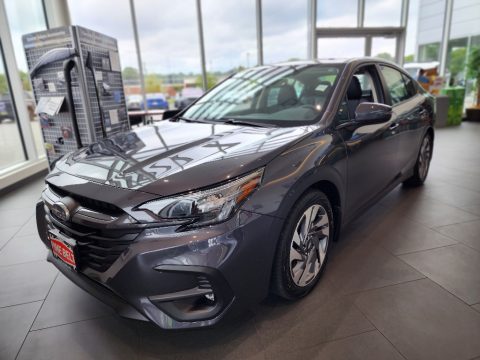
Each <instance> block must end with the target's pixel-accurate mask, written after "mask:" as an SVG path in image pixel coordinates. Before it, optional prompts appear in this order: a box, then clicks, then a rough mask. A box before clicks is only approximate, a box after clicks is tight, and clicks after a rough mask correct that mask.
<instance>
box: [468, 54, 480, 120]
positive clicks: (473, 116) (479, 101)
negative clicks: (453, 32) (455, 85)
mask: <svg viewBox="0 0 480 360" xmlns="http://www.w3.org/2000/svg"><path fill="white" fill-rule="evenodd" d="M467 76H468V77H469V78H472V79H475V91H476V96H475V105H474V106H472V107H469V108H467V109H466V112H467V120H468V121H480V48H479V47H477V48H473V49H472V50H471V51H470V55H469V56H468V62H467Z"/></svg>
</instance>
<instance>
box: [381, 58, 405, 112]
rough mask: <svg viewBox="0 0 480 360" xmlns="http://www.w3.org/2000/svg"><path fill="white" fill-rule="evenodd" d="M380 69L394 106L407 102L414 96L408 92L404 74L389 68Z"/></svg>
mask: <svg viewBox="0 0 480 360" xmlns="http://www.w3.org/2000/svg"><path fill="white" fill-rule="evenodd" d="M380 69H381V72H382V74H383V77H384V79H385V82H386V84H387V88H388V91H389V92H390V97H391V98H392V105H395V104H398V103H399V102H402V101H404V100H407V99H408V98H410V97H411V96H412V95H411V94H409V92H408V90H407V86H406V85H405V82H404V81H403V74H402V73H401V72H400V71H398V70H395V69H393V68H391V67H388V66H380Z"/></svg>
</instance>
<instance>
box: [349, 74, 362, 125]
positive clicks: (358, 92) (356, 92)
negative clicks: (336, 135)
mask: <svg viewBox="0 0 480 360" xmlns="http://www.w3.org/2000/svg"><path fill="white" fill-rule="evenodd" d="M362 102H366V100H365V99H362V87H361V86H360V81H359V80H358V78H357V77H356V76H353V77H352V80H351V81H350V85H349V86H348V90H347V107H348V114H349V115H350V119H355V109H356V108H357V106H358V104H360V103H362Z"/></svg>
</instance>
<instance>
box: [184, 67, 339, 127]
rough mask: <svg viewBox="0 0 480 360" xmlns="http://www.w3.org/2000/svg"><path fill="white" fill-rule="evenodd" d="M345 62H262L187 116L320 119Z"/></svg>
mask: <svg viewBox="0 0 480 360" xmlns="http://www.w3.org/2000/svg"><path fill="white" fill-rule="evenodd" d="M342 68H343V65H338V64H314V65H312V64H301V65H279V66H262V67H257V68H253V69H248V70H244V71H241V72H239V73H237V74H235V75H234V76H232V77H230V78H228V79H227V80H225V81H224V82H222V83H221V84H219V85H218V86H217V87H215V88H214V89H212V90H211V91H210V92H208V93H207V94H206V95H205V96H203V97H202V98H200V99H199V100H198V101H197V102H196V103H195V104H194V105H192V106H191V107H190V108H188V109H187V111H185V113H183V114H182V116H181V117H182V118H183V119H185V120H195V121H212V122H231V123H235V122H239V123H240V122H241V123H251V124H256V125H260V126H262V125H275V126H298V125H305V124H311V123H314V122H316V121H318V118H319V116H320V115H321V114H322V112H323V110H324V108H325V106H326V105H327V103H328V100H329V98H330V95H331V93H332V91H333V88H334V87H335V85H336V82H337V78H338V75H339V74H340V72H341V70H342Z"/></svg>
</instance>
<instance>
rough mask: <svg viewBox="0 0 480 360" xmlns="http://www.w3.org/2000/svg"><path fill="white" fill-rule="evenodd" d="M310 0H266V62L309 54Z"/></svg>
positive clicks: (264, 28) (264, 49)
mask: <svg viewBox="0 0 480 360" xmlns="http://www.w3.org/2000/svg"><path fill="white" fill-rule="evenodd" d="M307 3H308V2H307V1H291V0H263V1H262V6H263V10H262V12H263V13H262V15H263V59H264V62H265V63H266V64H271V63H276V62H280V61H287V60H294V59H305V58H306V57H307V46H308V44H307V38H308V36H307Z"/></svg>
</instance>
